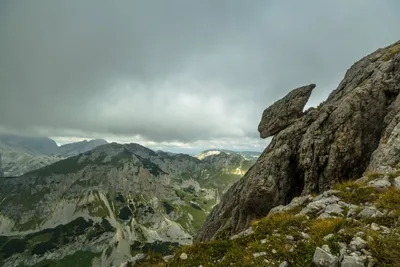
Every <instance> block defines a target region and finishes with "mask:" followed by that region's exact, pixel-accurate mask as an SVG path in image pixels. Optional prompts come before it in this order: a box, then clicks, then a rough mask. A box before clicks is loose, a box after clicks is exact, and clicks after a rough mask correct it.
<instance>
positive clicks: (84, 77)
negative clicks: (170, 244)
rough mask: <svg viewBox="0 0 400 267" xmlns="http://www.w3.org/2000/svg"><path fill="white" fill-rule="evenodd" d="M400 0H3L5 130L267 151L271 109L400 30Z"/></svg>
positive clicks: (326, 82) (322, 87) (329, 83)
mask: <svg viewBox="0 0 400 267" xmlns="http://www.w3.org/2000/svg"><path fill="white" fill-rule="evenodd" d="M399 13H400V1H398V0H392V1H390V0H351V1H350V0H336V1H332V0H326V1H325V0H302V1H298V0H292V1H282V0H276V1H268V0H263V1H258V0H249V1H244V0H240V1H239V0H237V1H236V0H207V1H205V0H202V1H190V0H176V1H175V0H169V1H163V0H154V1H152V0H143V1H133V0H129V1H123V0H119V1H108V0H104V1H99V0H93V1H81V0H76V1H71V0H68V1H66V0H65V1H56V0H49V1H44V0H36V1H24V0H21V1H18V0H9V1H8V0H2V1H0V129H1V130H2V131H14V132H19V133H23V134H27V135H37V134H39V135H46V136H51V137H54V138H55V139H56V141H57V142H59V143H65V142H71V141H76V140H81V139H83V138H105V139H107V140H108V141H119V142H139V143H141V144H143V145H147V146H150V147H153V148H161V149H165V150H191V149H192V150H193V149H195V150H196V149H203V148H209V147H221V148H233V149H249V150H262V149H263V148H264V147H265V145H266V143H267V141H266V140H262V139H260V138H259V134H258V132H257V125H258V122H259V120H260V118H261V113H262V111H263V110H264V109H265V108H267V107H268V105H270V104H272V103H273V102H275V101H276V100H278V99H279V98H280V97H282V96H284V95H285V94H287V93H288V92H289V91H290V90H291V89H293V88H295V87H299V86H302V85H305V84H309V83H311V82H313V83H316V84H317V87H316V88H315V89H314V92H313V95H312V97H311V100H310V102H309V104H308V105H309V106H316V105H317V104H318V103H319V102H321V101H322V100H324V99H325V98H326V97H327V95H328V94H329V93H330V92H331V91H332V90H333V89H335V88H336V87H337V85H338V84H339V82H340V80H341V79H342V78H343V75H344V73H345V71H346V70H347V69H348V68H349V67H350V66H351V64H353V63H354V62H355V61H357V60H358V59H360V58H361V57H363V56H365V55H367V54H368V53H370V52H373V51H374V50H376V49H377V48H379V47H384V46H386V45H389V44H391V43H393V42H395V41H397V40H398V39H400V27H399V25H400V16H399Z"/></svg>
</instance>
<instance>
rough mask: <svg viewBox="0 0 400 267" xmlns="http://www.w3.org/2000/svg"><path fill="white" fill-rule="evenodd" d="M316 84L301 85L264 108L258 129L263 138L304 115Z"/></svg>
mask: <svg viewBox="0 0 400 267" xmlns="http://www.w3.org/2000/svg"><path fill="white" fill-rule="evenodd" d="M314 88H315V84H310V85H306V86H303V87H299V88H296V89H294V90H293V91H291V92H290V93H289V94H288V95H286V96H285V97H284V98H282V99H281V100H279V101H277V102H275V103H274V104H273V105H272V106H270V107H269V108H267V109H266V110H264V112H263V115H262V119H261V122H260V124H259V125H258V131H259V132H260V136H261V138H266V137H269V136H273V135H275V134H277V133H279V132H280V131H282V130H283V129H285V128H286V127H288V126H289V125H290V124H292V123H293V122H294V121H296V120H297V119H298V118H300V117H301V116H302V115H303V109H304V106H305V105H306V104H307V101H308V99H309V98H310V95H311V92H312V90H313V89H314Z"/></svg>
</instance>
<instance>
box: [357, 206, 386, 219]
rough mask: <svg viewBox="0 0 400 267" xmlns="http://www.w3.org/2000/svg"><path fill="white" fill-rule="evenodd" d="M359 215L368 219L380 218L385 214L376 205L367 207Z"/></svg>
mask: <svg viewBox="0 0 400 267" xmlns="http://www.w3.org/2000/svg"><path fill="white" fill-rule="evenodd" d="M358 216H359V217H361V218H366V219H369V218H379V217H382V216H383V213H382V212H380V211H379V210H378V209H377V208H375V207H366V208H364V209H363V210H362V211H361V212H360V213H359V214H358Z"/></svg>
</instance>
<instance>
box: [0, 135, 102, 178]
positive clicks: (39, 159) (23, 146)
mask: <svg viewBox="0 0 400 267" xmlns="http://www.w3.org/2000/svg"><path fill="white" fill-rule="evenodd" d="M104 144H107V141H105V140H103V139H95V140H90V141H87V140H84V141H81V142H76V143H71V144H65V145H62V146H58V145H57V143H56V142H55V141H54V140H52V139H50V138H48V137H30V136H21V135H15V134H4V133H0V154H1V155H2V157H1V158H2V160H1V164H2V172H4V175H5V176H18V175H22V174H24V173H26V172H29V171H32V170H35V169H39V168H41V167H44V166H46V165H49V164H51V163H54V162H56V161H59V160H61V159H64V158H67V157H69V156H74V155H78V154H80V153H83V152H86V151H89V150H91V149H93V148H95V147H97V146H99V145H104Z"/></svg>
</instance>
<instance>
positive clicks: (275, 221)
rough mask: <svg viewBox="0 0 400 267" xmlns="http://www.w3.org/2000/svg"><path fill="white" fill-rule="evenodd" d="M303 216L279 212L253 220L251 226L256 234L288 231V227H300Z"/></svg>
mask: <svg viewBox="0 0 400 267" xmlns="http://www.w3.org/2000/svg"><path fill="white" fill-rule="evenodd" d="M303 221H304V217H299V216H297V217H296V216H294V215H293V214H290V213H286V212H280V213H275V214H272V215H270V216H267V217H265V218H263V219H261V220H260V221H257V222H253V224H252V226H253V228H254V229H255V232H256V233H257V234H261V235H267V234H271V233H272V232H274V231H275V232H278V233H286V234H290V233H288V232H287V231H288V229H290V228H297V229H298V228H300V227H301V226H302V223H303Z"/></svg>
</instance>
